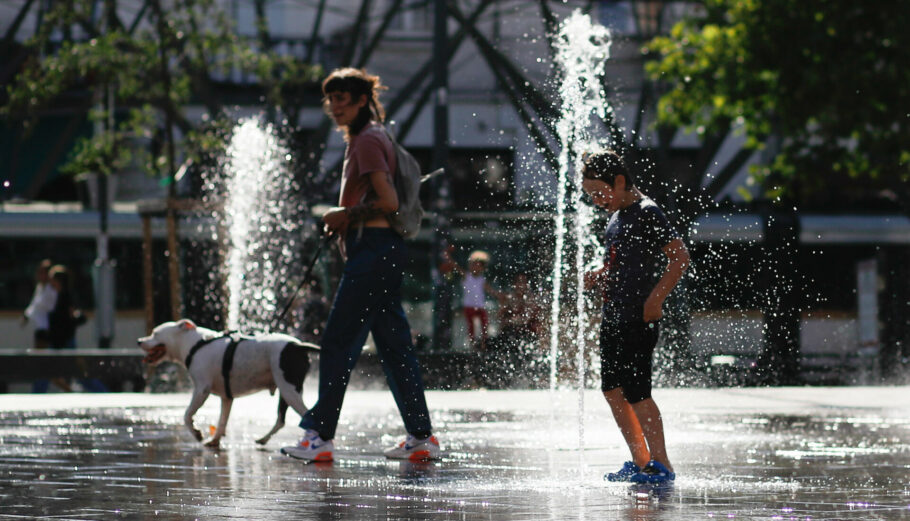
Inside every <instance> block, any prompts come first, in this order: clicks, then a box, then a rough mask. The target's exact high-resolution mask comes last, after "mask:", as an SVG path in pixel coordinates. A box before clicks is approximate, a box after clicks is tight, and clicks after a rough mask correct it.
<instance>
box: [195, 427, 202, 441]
mask: <svg viewBox="0 0 910 521" xmlns="http://www.w3.org/2000/svg"><path fill="white" fill-rule="evenodd" d="M193 437H194V438H196V441H202V431H200V430H199V429H193Z"/></svg>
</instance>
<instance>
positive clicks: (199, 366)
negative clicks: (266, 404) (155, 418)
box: [139, 319, 319, 447]
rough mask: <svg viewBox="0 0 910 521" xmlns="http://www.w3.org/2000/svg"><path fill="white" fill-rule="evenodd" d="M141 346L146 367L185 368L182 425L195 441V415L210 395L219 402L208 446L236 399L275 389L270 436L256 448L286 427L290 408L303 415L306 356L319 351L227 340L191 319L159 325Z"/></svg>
mask: <svg viewBox="0 0 910 521" xmlns="http://www.w3.org/2000/svg"><path fill="white" fill-rule="evenodd" d="M139 347H141V348H142V350H143V351H145V352H146V357H145V360H144V361H145V362H146V363H149V364H157V363H159V362H162V361H164V360H169V361H172V362H176V363H178V364H181V365H184V366H186V368H187V371H188V372H189V374H190V377H191V378H192V379H193V399H192V400H191V401H190V405H189V407H187V408H186V413H185V414H184V417H183V421H184V422H185V423H186V426H187V428H188V429H189V430H190V432H191V433H192V434H193V436H195V437H196V439H197V440H199V441H202V433H201V432H200V431H199V429H196V428H195V427H194V426H193V416H194V415H195V414H196V411H197V410H199V408H200V407H202V404H203V403H204V402H205V400H206V398H208V397H209V394H211V393H215V394H216V395H218V396H220V397H221V417H220V418H219V419H218V427H217V428H216V429H215V433H214V435H213V436H212V438H211V439H210V440H209V441H207V442H206V445H207V446H209V447H217V446H218V445H219V443H220V442H221V438H222V437H223V436H224V431H225V427H226V425H227V421H228V416H229V415H230V413H231V404H232V403H233V401H234V398H235V397H240V396H244V395H247V394H252V393H255V392H257V391H261V390H263V389H268V390H269V392H270V393H273V394H274V392H275V389H276V388H277V389H278V393H279V399H278V420H277V421H276V422H275V426H274V427H272V430H271V431H269V433H268V434H266V435H265V436H263V437H262V438H260V439H258V440H256V443H259V444H265V443H266V442H267V441H269V438H271V437H272V435H273V434H275V433H276V432H278V429H280V428H282V427H284V417H285V413H286V412H287V409H288V405H290V406H291V408H293V409H294V410H295V411H297V413H298V414H300V415H303V414H304V413H305V412H306V411H307V407H306V405H304V403H303V398H302V396H301V391H302V388H303V380H304V378H305V377H306V373H307V371H308V370H309V368H310V357H309V353H310V352H312V351H317V352H318V351H319V346H317V345H314V344H309V343H305V342H301V341H299V340H297V339H296V338H294V337H291V336H288V335H283V334H268V335H258V336H255V337H249V336H240V335H237V334H233V335H231V334H227V333H219V332H217V331H213V330H211V329H206V328H204V327H199V326H197V325H196V324H194V323H193V322H192V321H191V320H189V319H183V320H180V321H178V322H165V323H163V324H161V325H159V326H158V327H156V328H155V329H154V330H152V334H151V335H149V336H147V337H143V338H140V339H139Z"/></svg>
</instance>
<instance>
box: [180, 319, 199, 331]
mask: <svg viewBox="0 0 910 521" xmlns="http://www.w3.org/2000/svg"><path fill="white" fill-rule="evenodd" d="M177 325H178V326H180V329H182V330H183V331H192V330H194V329H196V324H194V323H193V321H192V320H190V319H188V318H184V319H183V320H181V321H180V322H177Z"/></svg>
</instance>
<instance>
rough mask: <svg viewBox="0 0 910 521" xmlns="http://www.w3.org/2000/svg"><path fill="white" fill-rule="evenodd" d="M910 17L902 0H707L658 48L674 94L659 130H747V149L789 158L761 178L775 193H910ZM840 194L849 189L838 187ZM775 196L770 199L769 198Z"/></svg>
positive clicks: (660, 71) (660, 67)
mask: <svg viewBox="0 0 910 521" xmlns="http://www.w3.org/2000/svg"><path fill="white" fill-rule="evenodd" d="M907 27H910V9H908V8H907V5H906V3H904V2H901V1H897V0H883V1H881V2H874V3H868V2H854V1H848V0H827V1H820V0H815V1H800V0H706V1H705V2H704V5H703V9H701V10H700V14H699V16H697V17H692V18H689V19H686V20H684V21H682V22H680V23H678V24H677V25H676V26H675V27H673V29H672V31H671V33H670V34H669V36H666V37H659V38H656V39H654V40H653V41H651V42H650V43H649V44H648V46H647V51H648V52H652V53H656V54H657V56H658V57H659V59H657V60H654V61H653V62H651V63H650V64H649V65H648V68H647V72H648V74H649V75H650V76H651V78H653V79H656V80H658V81H659V82H661V84H662V85H664V86H665V91H664V94H663V95H662V97H661V98H660V101H659V112H660V116H659V117H660V120H661V123H665V124H670V125H677V126H683V127H686V128H688V129H690V130H695V131H701V132H707V131H718V130H719V131H724V130H725V129H726V127H727V126H728V125H730V124H731V123H732V124H733V126H741V127H742V129H743V131H744V132H745V134H746V137H747V146H750V147H752V148H756V149H758V148H761V147H762V146H763V143H765V141H766V139H767V138H768V136H770V135H777V136H780V137H781V138H782V141H781V144H780V151H779V154H777V156H776V158H775V159H774V161H773V162H772V163H771V164H769V165H764V166H763V167H761V168H759V169H757V170H756V172H755V173H756V176H757V177H756V178H757V179H758V180H759V181H761V182H762V183H763V184H764V186H765V188H766V189H767V190H769V192H776V193H777V195H785V196H789V197H794V198H800V199H805V198H811V197H813V194H816V193H818V192H820V191H822V192H825V191H827V192H830V191H831V190H832V189H833V188H836V187H837V188H840V189H843V190H851V189H853V188H855V189H861V190H868V189H884V188H890V189H893V190H903V191H905V192H906V190H907V188H906V187H907V186H908V183H910V162H908V158H910V32H908V31H907ZM837 185H841V186H839V187H838V186H837ZM769 195H770V194H769Z"/></svg>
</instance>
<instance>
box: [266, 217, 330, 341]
mask: <svg viewBox="0 0 910 521" xmlns="http://www.w3.org/2000/svg"><path fill="white" fill-rule="evenodd" d="M334 237H335V232H329V233H327V234H326V235H325V237H323V238H322V240H321V241H319V246H318V247H317V248H316V253H314V254H313V258H312V259H311V260H310V264H309V266H307V269H306V272H304V274H303V279H302V280H301V281H300V284H299V285H298V286H297V289H295V290H294V293H292V294H291V298H290V299H288V303H287V304H285V306H284V309H282V310H281V313H280V314H279V315H278V316H277V317H275V319H273V320H272V327H270V328H269V330H270V331H271V330H274V329H275V327H276V326H277V325H278V323H279V322H281V319H283V318H284V316H285V315H286V314H287V312H288V310H289V309H291V305H292V304H293V303H294V301H295V300H297V294H298V293H300V290H301V289H303V287H304V286H306V284H307V283H308V282H309V281H310V275H311V274H312V273H313V266H315V265H316V261H317V260H319V255H321V254H322V248H324V247H325V245H326V244H328V243H329V241H331V240H332V238H334Z"/></svg>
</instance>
